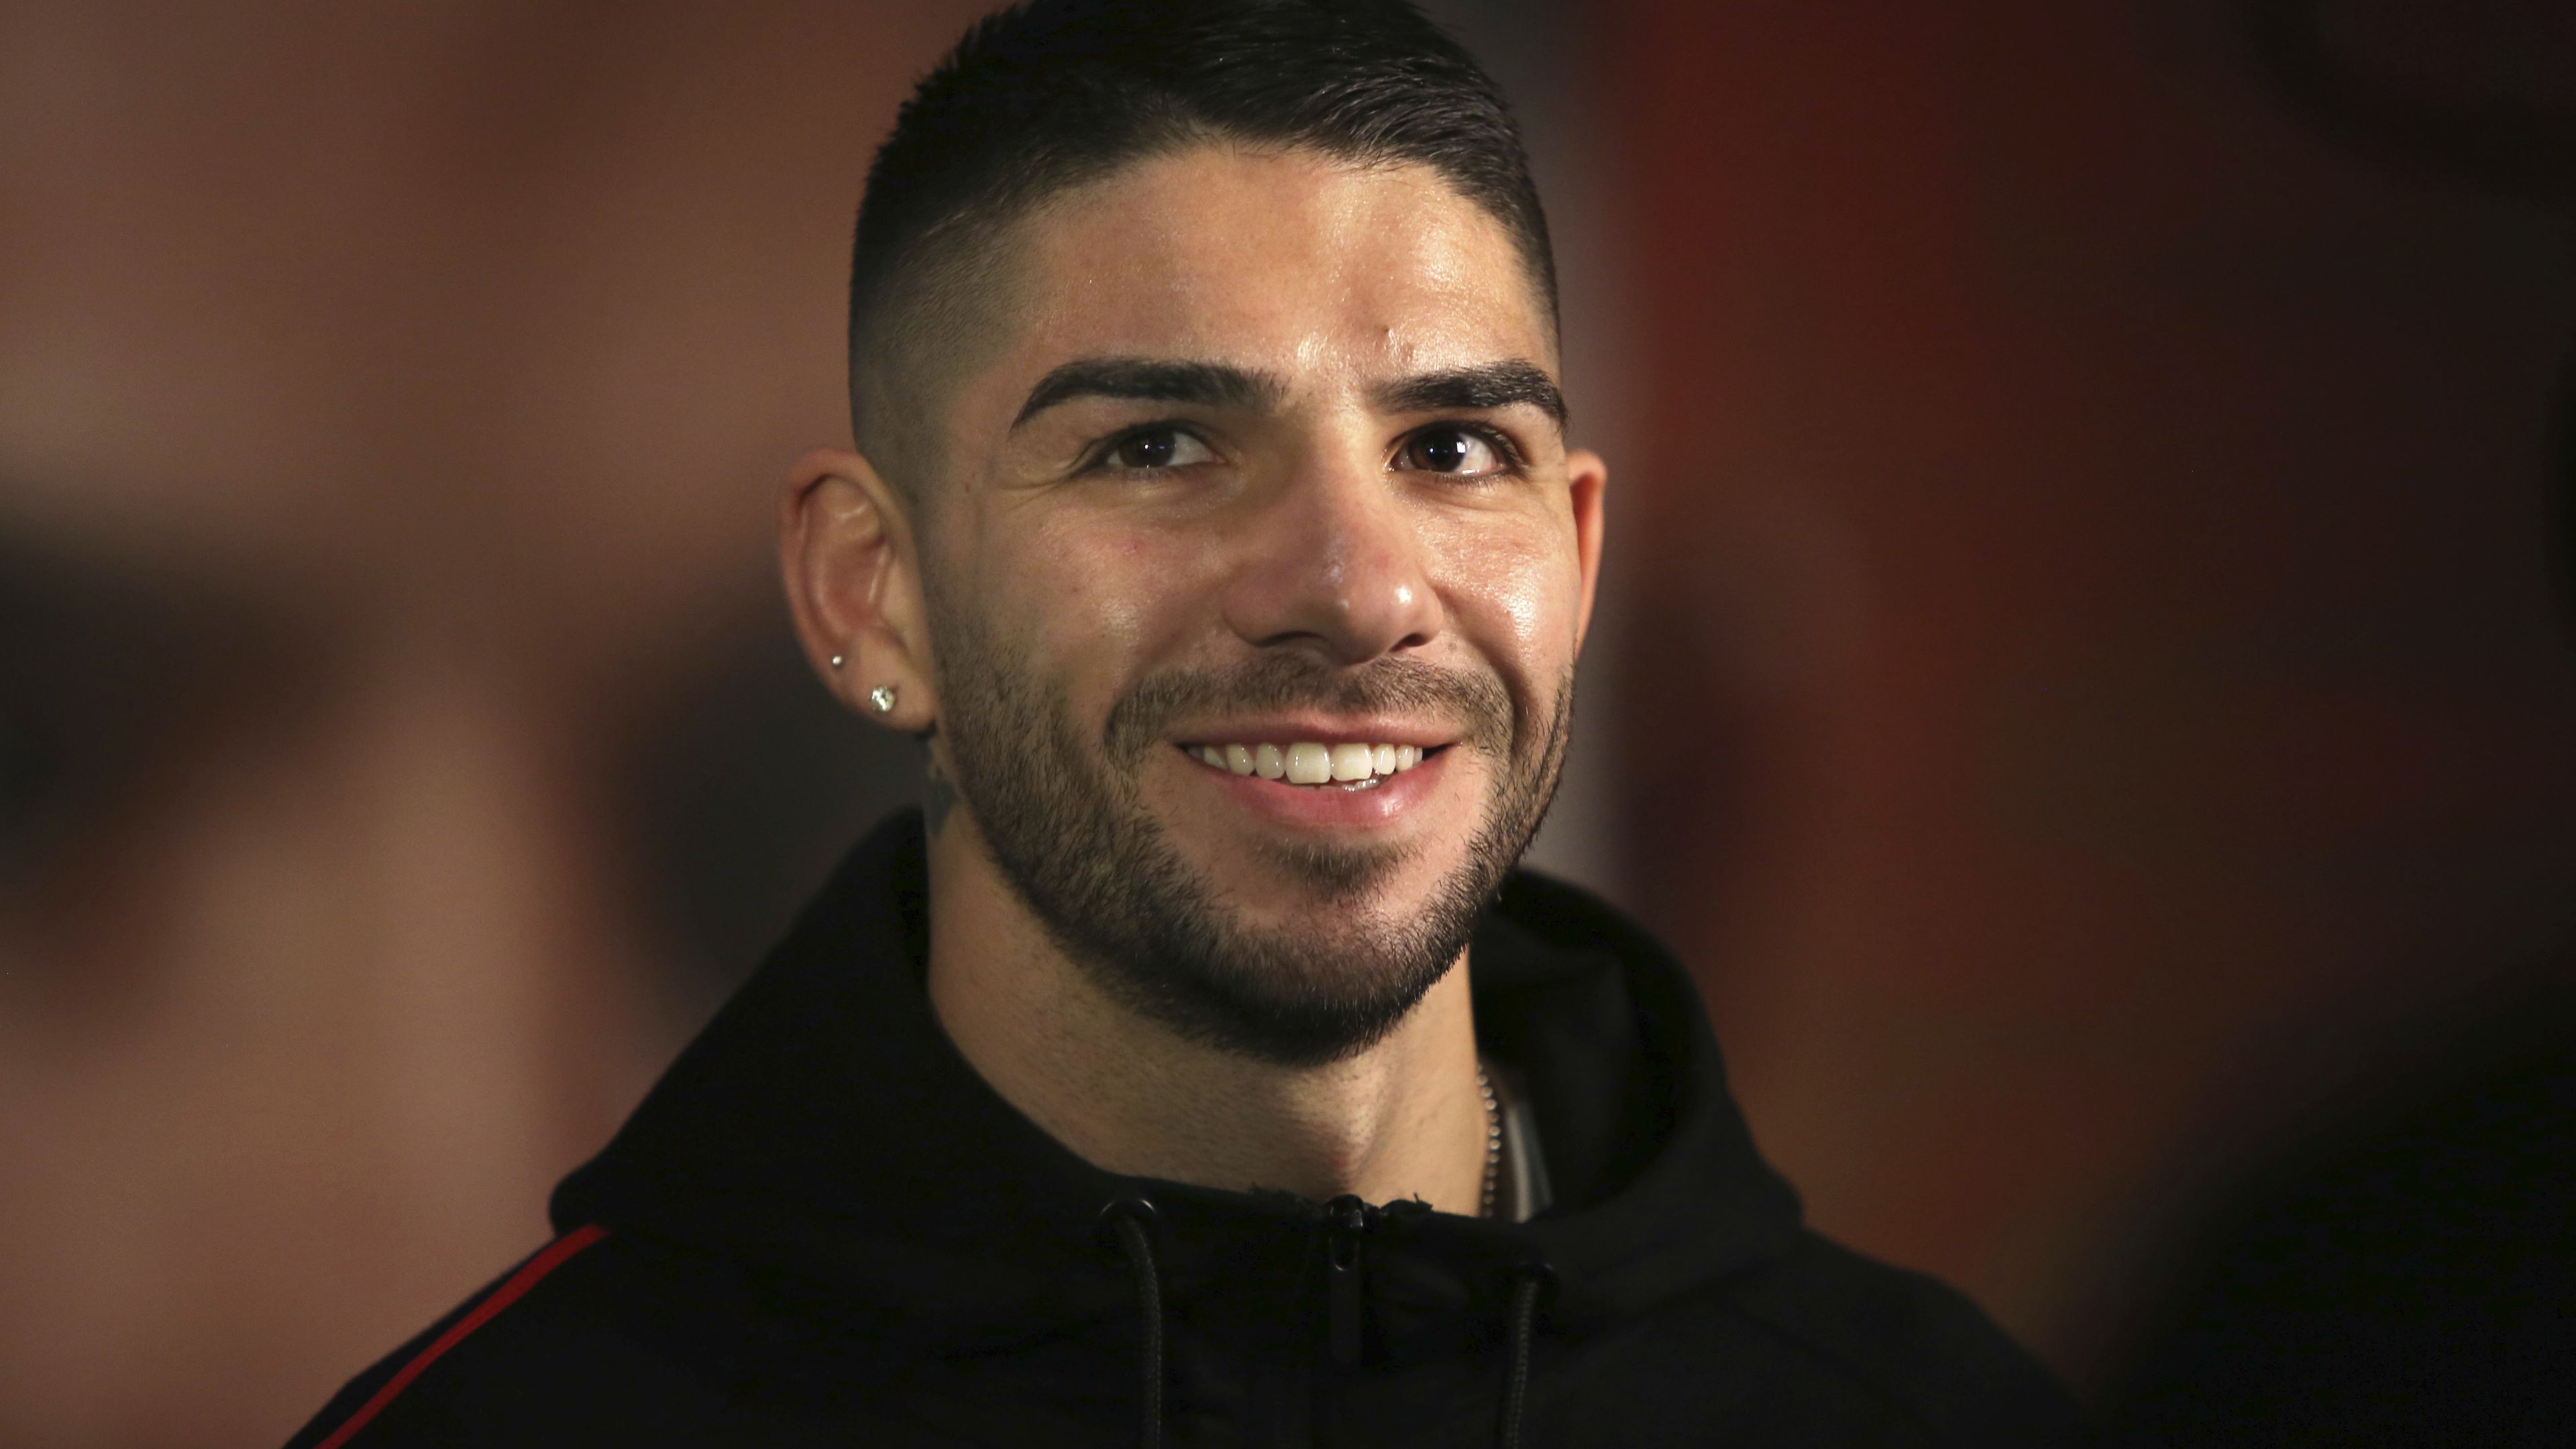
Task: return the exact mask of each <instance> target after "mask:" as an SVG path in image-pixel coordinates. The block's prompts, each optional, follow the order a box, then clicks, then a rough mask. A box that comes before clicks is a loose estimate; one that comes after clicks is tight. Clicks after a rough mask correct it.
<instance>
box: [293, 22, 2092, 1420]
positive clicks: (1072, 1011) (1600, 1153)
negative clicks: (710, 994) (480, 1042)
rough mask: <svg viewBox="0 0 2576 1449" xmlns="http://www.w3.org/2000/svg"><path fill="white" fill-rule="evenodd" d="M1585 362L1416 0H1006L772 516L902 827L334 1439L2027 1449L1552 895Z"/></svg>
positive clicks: (1516, 150)
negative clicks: (835, 399) (1573, 428)
mask: <svg viewBox="0 0 2576 1449" xmlns="http://www.w3.org/2000/svg"><path fill="white" fill-rule="evenodd" d="M1557 355H1558V353H1557V334H1556V325H1555V277H1554V269H1553V264H1552V261H1551V259H1550V254H1549V249H1548V242H1547V235H1546V230H1545V224H1544V222H1543V220H1542V218H1541V215H1540V211H1539V206H1538V202H1537V198H1536V195H1535V192H1534V190H1533V189H1532V187H1531V185H1530V182H1529V179H1528V174H1527V170H1526V165H1525V163H1524V160H1523V158H1522V155H1521V152H1520V145H1519V141H1518V138H1517V136H1516V133H1515V131H1514V128H1513V125H1512V123H1511V121H1510V119H1509V116H1508V114H1507V112H1506V111H1505V109H1504V107H1503V105H1502V103H1501V101H1500V99H1499V97H1498V95H1497V94H1496V92H1495V90H1494V88H1493V86H1492V84H1491V83H1490V81H1488V80H1487V78H1486V77H1485V76H1484V75H1483V74H1482V73H1481V72H1479V71H1478V70H1477V69H1476V67H1475V66H1474V65H1473V64H1472V63H1471V62H1470V61H1469V60H1468V59H1467V57H1466V56H1465V54H1464V53H1463V52H1461V51H1460V50H1459V49H1458V48H1457V47H1456V46H1454V45H1453V44H1451V43H1449V42H1448V41H1447V40H1445V39H1444V38H1443V37H1441V36H1440V35H1439V34H1438V33H1437V32H1436V31H1435V30H1433V29H1432V28H1431V27H1430V26H1428V25H1427V24H1426V23H1425V22H1424V21H1423V20H1422V19H1421V17H1420V16H1419V15H1418V14H1417V13H1416V12H1414V11H1413V10H1412V9H1411V7H1410V6H1408V5H1406V4H1403V3H1401V0H1279V3H1260V4H1249V5H1246V4H1214V3H1162V4H1115V5H1113V4H1103V3H1093V4H1079V3H1068V4H1039V5H1035V6H1030V7H1027V8H1023V9H1016V10H1013V11H1008V12H1004V13H1003V14H1002V15H999V16H997V17H994V18H993V19H991V20H988V21H987V22H985V23H983V24H981V25H980V26H978V27H977V28H976V29H974V30H972V31H971V32H970V33H969V34H968V36H967V38H966V40H965V41H964V42H963V43H962V45H961V46H960V47H959V48H958V50H957V51H956V52H955V53H954V55H952V57H951V58H950V60H949V61H948V62H947V64H945V65H944V66H943V67H942V68H941V69H939V70H938V71H937V72H935V73H934V74H933V75H932V76H931V77H930V78H929V79H928V80H926V81H925V82H924V83H923V84H922V87H921V89H920V90H919V91H918V92H917V94H916V96H915V98H914V100H913V102H912V103H911V105H910V106H909V107H908V109H907V110H906V111H905V113H904V115H903V117H902V119H901V120H900V121H899V123H898V125H897V127H896V130H895V134H894V135H893V137H892V138H891V139H890V140H889V141H888V142H887V144H886V146H885V148H884V149H883V150H882V151H881V152H880V154H879V156H878V159H877V163H876V166H875V169H874V171H873V172H872V173H871V176H870V178H869V184H868V191H867V196H866V199H865V202H864V204H863V207H862V211H861V215H860V222H859V229H858V242H857V249H856V258H855V263H854V267H853V277H852V300H851V364H852V377H851V392H852V399H853V406H854V413H855V418H856V424H857V438H858V444H859V450H858V451H857V452H846V451H826V452H817V453H813V454H809V455H808V456H807V457H806V458H805V459H804V460H803V461H802V462H801V463H800V465H799V466H798V468H797V469H796V471H795V474H794V476H793V478H792V480H791V484H790V487H789V489H788V491H787V493H786V495H785V498H784V502H783V506H782V510H781V529H782V540H781V554H782V560H783V565H784V571H785V574H786V582H787V591H788V595H789V599H790V603H791V605H792V607H793V609H794V612H795V618H796V625H797V631H798V634H799V637H800V639H801V640H802V642H803V644H804V646H805V649H806V650H807V652H808V654H809V656H810V658H811V659H812V661H813V663H814V664H815V666H816V669H817V672H818V673H819V674H820V675H821V676H822V677H823V678H824V679H825V680H826V682H827V683H828V684H829V686H830V688H831V689H832V691H833V692H834V693H835V695H836V696H838V697H839V698H840V699H841V700H843V701H844V702H846V703H847V704H848V705H849V706H850V707H851V708H853V709H855V710H857V711H858V712H860V713H861V714H862V715H863V716H865V717H867V718H869V719H872V720H874V721H876V722H878V723H880V724H883V725H885V726H886V727H888V728H889V729H892V730H894V731H898V732H900V733H902V734H907V735H913V736H916V737H919V738H921V739H923V740H924V741H925V742H926V743H927V746H928V751H929V756H930V774H931V784H930V799H929V802H928V808H927V810H926V811H925V812H923V814H921V815H914V814H912V813H910V812H906V813H904V814H902V815H899V816H897V817H896V818H894V819H893V820H890V821H888V822H887V823H885V824H884V825H883V826H882V827H880V828H879V829H878V830H877V831H876V832H875V833H874V834H872V835H871V836H870V837H869V838H868V839H867V840H866V841H865V842H863V843H862V844H861V845H860V847H859V848H858V850H857V851H856V852H855V853H854V854H853V855H852V856H851V857H850V858H849V859H848V861H847V862H846V863H845V864H844V865H843V867H842V868H841V870H840V872H839V874H838V875H837V876H836V877H835V878H834V879H833V880H832V881H831V882H830V884H829V885H828V886H827V887H826V889H825V890H824V892H823V893H822V894H821V896H820V897H819V898H818V899H817V900H816V901H815V902H814V903H813V904H812V905H811V906H810V907H809V908H808V910H807V911H806V913H805V915H804V916H803V918H802V919H801V920H800V921H799V922H798V924H797V925H796V927H795V928H794V930H793V931H792V932H791V933H790V935H789V937H788V939H787V940H786V942H785V943H784V944H783V945H782V946H780V947H779V948H778V949H777V950H776V951H775V952H774V953H773V954H772V955H771V957H770V958H769V960H768V961H767V963H766V964H765V965H764V966H762V968H761V969H760V971H759V973H758V974H757V975H756V976H755V977H754V978H753V979H752V980H751V982H750V983H749V985H747V986H746V987H745V988H744V989H743V990H742V991H741V992H740V994H738V995H737V996H736V997H735V998H734V999H733V1001H732V1002H731V1004H730V1005H728V1006H727V1007H726V1008H725V1009H724V1010H723V1011H722V1012H721V1013H720V1014H719V1016H718V1017H717V1019H716V1021H715V1023H714V1024H713V1025H712V1026H711V1027H710V1028H709V1029H708V1030H707V1031H706V1032H705V1034H704V1035H702V1036H701V1037H700V1038H699V1039H698V1040H697V1041H696V1043H695V1044H694V1045H692V1046H691V1047H690V1048H689V1049H688V1050H687V1051H686V1052H685V1053H684V1054H683V1055H682V1056H681V1058H680V1060H679V1062H678V1063H677V1064H676V1065H675V1066H674V1067H673V1068H672V1069H671V1071H670V1072H669V1073H668V1074H667V1075H666V1076H665V1077H664V1079H663V1080H662V1082H661V1083H660V1085H659V1086H657V1087H656V1088H655V1089H654V1091H653V1093H652V1094H651V1095H650V1096H649V1097H648V1098H647V1100H646V1101H645V1103H644V1105H643V1107H642V1108H641V1109H640V1110H639V1111H638V1112H637V1113H636V1114H635V1116H634V1117H633V1118H632V1119H631V1120H630V1121H629V1122H628V1123H627V1125H626V1127H625V1129H624V1130H623V1131H622V1132H621V1133H620V1134H619V1135H618V1137H617V1139H616V1140H615V1141H614V1142H613V1143H611V1145H610V1146H609V1147H608V1149H607V1150H606V1151H605V1152H603V1153H602V1154H601V1155H600V1156H599V1157H597V1158H596V1159H594V1160H593V1161H592V1162H591V1163H590V1164H589V1165H587V1166H586V1167H584V1168H582V1169H581V1170H580V1171H579V1172H577V1173H575V1174H574V1175H573V1176H572V1177H571V1178H570V1179H569V1180H567V1181H566V1182H565V1183H564V1184H563V1185H562V1187H561V1188H559V1189H558V1190H557V1192H556V1194H555V1198H554V1203H553V1211H554V1217H555V1221H556V1225H557V1227H558V1229H559V1231H560V1232H561V1233H562V1236H561V1237H560V1238H558V1239H557V1240H556V1241H555V1242H554V1243H553V1244H551V1245H550V1246H548V1247H546V1248H545V1249H543V1250H542V1251H540V1252H538V1253H537V1254H535V1255H534V1256H533V1257H531V1258H529V1259H527V1260H526V1261H525V1262H523V1263H522V1264H520V1265H519V1266H518V1267H517V1268H515V1269H514V1270H512V1271H510V1272H509V1273H507V1274H505V1275H504V1276H503V1277H502V1278H501V1279H500V1280H498V1281H497V1282H496V1283H495V1284H494V1285H493V1286H492V1287H491V1288H490V1289H488V1290H487V1291H485V1292H484V1293H482V1294H479V1295H477V1296H475V1297H474V1298H472V1299H469V1300H468V1301H467V1302H466V1303H465V1304H463V1305H462V1306H460V1307H459V1308H458V1309H457V1310H456V1311H455V1312H454V1313H453V1314H452V1315H450V1316H449V1317H448V1318H447V1319H445V1320H443V1321H441V1322H439V1323H436V1324H433V1325H432V1326H431V1327H429V1328H428V1329H426V1330H424V1331H423V1332H422V1333H421V1334H420V1335H419V1336H418V1337H417V1338H416V1339H415V1340H413V1341H412V1342H411V1343H409V1344H407V1345H405V1346H403V1347H402V1348H400V1349H398V1350H397V1351H395V1352H394V1353H393V1354H392V1355H391V1356H389V1357H388V1358H386V1359H385V1360H384V1361H383V1362H382V1363H381V1364H379V1365H378V1366H377V1367H376V1368H375V1369H373V1370H371V1371H369V1372H368V1373H366V1374H364V1375H361V1376H360V1377H359V1378H358V1379H357V1380H355V1381H354V1382H352V1383H351V1384H350V1385H349V1386H348V1388H347V1389H346V1390H345V1391H344V1392H343V1393H342V1394H341V1395H340V1396H339V1398H338V1399H337V1400H335V1401H334V1402H333V1403H332V1404H330V1405H329V1406H327V1407H326V1408H325V1409H324V1410H323V1412H322V1413H321V1414H320V1415H319V1416H318V1417H317V1418H316V1419H315V1420H314V1422H313V1423H312V1425H311V1426H310V1427H309V1428H308V1429H307V1430H306V1432H305V1433H304V1434H303V1435H302V1436H301V1437H300V1438H299V1439H298V1440H297V1441H296V1442H297V1443H298V1444H299V1445H319V1446H323V1449H340V1446H342V1445H348V1444H356V1445H359V1446H362V1449H363V1446H394V1445H404V1444H432V1443H437V1444H447V1443H474V1444H523V1443H524V1444H548V1445H556V1444H576V1443H620V1444H628V1443H674V1444H677V1443H689V1444H705V1443H721V1444H736V1445H752V1444H788V1443H797V1444H803V1443H868V1444H885V1443H899V1442H900V1443H913V1442H923V1443H956V1442H979V1443H1028V1444H1075V1443H1085V1444H1088V1443H1102V1444H1106V1443H1134V1442H1142V1443H1145V1444H1147V1445H1153V1444H1156V1443H1159V1442H1161V1441H1162V1439H1163V1438H1164V1437H1165V1436H1166V1435H1167V1434H1168V1435H1169V1437H1170V1438H1171V1439H1172V1440H1173V1441H1174V1442H1179V1443H1193V1444H1195V1443H1214V1442H1226V1443H1386V1444H1407V1445H1433V1444H1482V1443H1495V1442H1499V1443H1503V1444H1519V1443H1524V1442H1535V1443H1550V1444H1556V1443H1616V1444H1631V1445H1633V1444H1659V1443H1671V1444H1698V1443H1705V1442H1709V1441H1711V1440H1722V1441H1724V1442H1728V1443H1735V1444H1745V1445H1756V1444H1778V1445H1792V1444H1794V1445H1816V1444H1850V1443H1874V1444H1960V1445H1971V1444H1973V1445H1999V1444H2016V1443H2039V1442H2046V1441H2048V1440H2050V1439H2052V1438H2054V1437H2056V1436H2057V1435H2058V1434H2059V1433H2060V1432H2061V1431H2062V1429H2063V1427H2064V1424H2065V1421H2066V1417H2067V1413H2068V1409H2067V1405H2066V1403H2065V1401H2064V1400H2063V1398H2062V1396H2061V1394H2060V1393H2059V1391H2058V1390H2057V1388H2056V1387H2055V1385H2054V1384H2053V1383H2052V1382H2051V1381H2050V1380H2049V1378H2048V1377H2047V1375H2046V1374H2045V1373H2044V1372H2042V1371H2041V1370H2040V1369H2039V1368H2037V1367H2036V1365H2034V1364H2033V1363H2032V1362H2031V1361H2030V1360H2028V1359H2027V1358H2026V1357H2025V1356H2024V1355H2023V1354H2022V1353H2021V1352H2020V1351H2019V1350H2018V1349H2017V1348H2015V1347H2014V1346H2013V1345H2012V1344H2011V1343H2010V1342H2009V1341H2008V1340H2006V1339H2005V1338H2004V1337H2003V1336H2002V1335H2001V1334H2000V1333H1999V1332H1998V1331H1996V1330H1995V1329H1994V1328H1993V1327H1992V1326H1991V1325H1990V1324H1988V1323H1987V1322H1986V1321H1985V1320H1984V1318H1983V1317H1982V1316H1981V1315H1980V1314H1979V1313H1978V1312H1977V1311H1976V1310H1975V1309H1974V1308H1973V1307H1971V1306H1970V1305H1969V1304H1968V1303H1967V1302H1966V1300H1964V1299H1963V1298H1961V1297H1959V1296H1958V1295H1956V1294H1955V1293H1952V1292H1951V1291H1949V1290H1948V1289H1946V1288H1944V1287H1942V1286H1940V1285H1939V1284H1937V1283H1934V1282H1931V1281H1929V1280H1927V1279H1924V1278H1920V1277H1917V1276H1913V1275H1908V1274H1903V1273H1899V1272H1895V1271H1893V1270H1890V1269H1888V1268H1885V1267H1882V1266H1879V1265H1877V1264H1875V1263H1872V1262H1869V1261H1867V1260H1865V1259H1862V1258H1860V1257H1858V1256H1856V1255H1854V1254H1851V1253H1849V1252H1847V1251H1845V1250H1843V1249H1840V1248H1838V1247H1835V1246H1834V1245H1832V1244H1830V1243H1828V1242H1825V1241H1824V1240H1822V1239H1821V1238H1819V1237H1817V1236H1816V1235H1814V1234H1812V1233H1810V1232H1808V1231H1806V1230H1805V1229H1804V1228H1803V1227H1802V1226H1801V1224H1800V1221H1799V1216H1798V1210H1797V1205H1796V1201H1795V1198H1794V1197H1793V1196H1792V1194H1791V1193H1790V1191H1789V1190H1788V1188H1787V1187H1786V1185H1785V1184H1784V1183H1783V1182H1782V1181H1781V1180H1780V1179H1779V1178H1778V1177H1777V1176H1776V1175H1775V1174H1774V1173H1772V1172H1771V1171H1770V1169H1768V1168H1767V1167H1766V1166H1765V1165H1764V1164H1763V1163H1762V1162H1761V1161H1760V1160H1759V1158H1758V1157H1757V1156H1756V1155H1755V1153H1754V1151H1753V1148H1752V1144H1751V1142H1750V1140H1749V1138H1748V1136H1747V1134H1746V1131H1745V1128H1744V1124H1743V1122H1742V1120H1741V1118H1740V1117H1739V1115H1738V1113H1737V1111H1736V1109H1735V1107H1734V1105H1733V1104H1732V1102H1731V1101H1730V1100H1729V1099H1728V1096H1727V1094H1726V1088H1725V1083H1724V1077H1723V1073H1722V1071H1721V1068H1720V1065H1719V1061H1718V1057H1717V1052H1716V1047H1715V1044H1714V1043H1713V1042H1712V1040H1711V1039H1710V1036H1709V1033H1708V1028H1707V1025H1706V1020H1705V1016H1704V1013H1703V1011H1702V1009H1701V1007H1700V1004H1699V1001H1698V999H1697V997H1696V995H1695V994H1694V992H1693V991H1692V989H1691V986H1690V983H1689V979H1688V977H1687V976H1686V975H1685V974H1684V973H1683V971H1682V970H1681V968H1680V966H1679V965H1678V964H1677V963H1676V962H1675V961H1673V960H1672V959H1671V958H1670V956H1669V955H1667V954H1666V953H1665V952H1664V951H1663V950H1662V949H1661V948H1660V947H1659V946H1658V945H1657V944H1656V943H1655V942H1653V941H1652V940H1650V939H1649V938H1647V937H1646V936H1645V935H1644V934H1643V933H1642V932H1640V931H1639V930H1638V929H1637V928H1636V927H1634V926H1633V925H1631V924H1630V923H1628V922H1626V921H1624V920H1622V919H1621V918H1619V917H1618V916H1617V915H1615V914H1614V913H1613V912H1611V911H1610V910H1609V909H1608V908H1607V907H1606V906H1604V905H1602V904H1601V903H1599V902H1598V901H1595V900H1593V899H1591V898H1589V897H1587V896H1585V895H1583V894H1582V893H1580V892H1577V891H1575V890H1572V889H1570V888H1568V887H1565V886H1562V885H1559V884H1555V883H1552V882H1549V881H1546V880H1543V879H1539V878H1536V877H1533V876H1530V875H1528V874H1526V873H1521V872H1518V871H1516V869H1515V867H1516V863H1517V861H1518V859H1519V857H1520V855H1521V853H1522V851H1523V849H1524V847H1525V846H1526V845H1527V844H1528V842H1529V840H1530V837H1531V835H1532V833H1533V832H1534V831H1535V830H1536V829H1537V827H1538V824H1539V821H1540V819H1541V817H1542V816H1543V815H1544V813H1545V811H1546V808H1547V805H1548V802H1549V799H1550V797H1551V795H1552V793H1553V791H1554V788H1555V785H1556V781H1557V777H1558V773H1559V770H1560V767H1561V765H1562V761H1563V755H1564V749H1565V742H1566V738H1567V729H1568V723H1569V711H1570V708H1571V697H1570V696H1571V680H1572V677H1573V671H1574V664H1575V659H1576V656H1577V654H1578V652H1579V649H1580V647H1581V643H1582V639H1583V636H1584V632H1585V628H1586V625H1587V622H1588V619H1589V615H1590V611H1591V603H1592V598H1593V591H1594V585H1595V582H1596V576H1597V568H1598V563H1599V556H1600V539H1601V521H1602V495H1603V489H1604V485H1605V482H1606V473H1605V469H1604V466H1603V464H1602V461H1601V460H1600V459H1599V458H1598V457H1596V456H1595V455H1593V454H1591V453H1589V452H1586V451H1583V450H1580V449H1570V448H1568V447H1567V445H1566V443H1565V441H1564V423H1565V412H1564V405H1563V402H1562V400H1561V397H1560V395H1559V392H1558V385H1557V381H1556V374H1557ZM1471 963H1472V976H1471V974H1470V965H1471Z"/></svg>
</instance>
